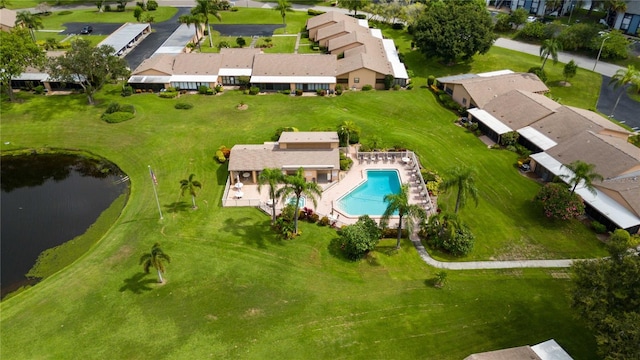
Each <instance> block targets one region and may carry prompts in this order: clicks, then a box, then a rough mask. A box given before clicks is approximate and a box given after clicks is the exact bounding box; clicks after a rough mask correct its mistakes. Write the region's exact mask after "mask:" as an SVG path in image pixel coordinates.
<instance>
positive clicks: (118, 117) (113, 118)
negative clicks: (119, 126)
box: [102, 111, 135, 124]
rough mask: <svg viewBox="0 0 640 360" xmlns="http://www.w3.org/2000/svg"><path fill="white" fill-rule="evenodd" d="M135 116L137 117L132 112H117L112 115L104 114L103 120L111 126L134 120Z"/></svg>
mask: <svg viewBox="0 0 640 360" xmlns="http://www.w3.org/2000/svg"><path fill="white" fill-rule="evenodd" d="M134 116H135V115H134V114H132V113H130V112H124V111H116V112H114V113H111V114H107V113H105V114H102V120H104V121H106V122H108V123H109V124H116V123H120V122H123V121H127V120H130V119H133V117H134Z"/></svg>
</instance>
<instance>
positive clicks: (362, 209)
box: [338, 170, 400, 216]
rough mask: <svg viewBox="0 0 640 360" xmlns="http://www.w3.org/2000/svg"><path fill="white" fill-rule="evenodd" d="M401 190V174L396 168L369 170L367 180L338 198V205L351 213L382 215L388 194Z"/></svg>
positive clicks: (385, 207) (357, 214)
mask: <svg viewBox="0 0 640 360" xmlns="http://www.w3.org/2000/svg"><path fill="white" fill-rule="evenodd" d="M399 192H400V176H399V175H398V172H397V171H395V170H367V180H366V181H365V182H364V183H362V184H360V185H359V186H358V187H357V188H355V189H353V190H352V191H351V192H349V193H348V194H347V195H345V196H343V197H341V198H340V199H338V206H339V207H340V208H341V209H342V210H343V211H344V212H346V213H348V214H350V215H356V216H359V215H371V216H380V215H382V214H384V211H385V210H386V209H387V205H388V203H387V202H385V201H384V196H385V195H387V194H397V193H399Z"/></svg>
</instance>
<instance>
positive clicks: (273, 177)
mask: <svg viewBox="0 0 640 360" xmlns="http://www.w3.org/2000/svg"><path fill="white" fill-rule="evenodd" d="M283 181H284V174H283V173H282V170H280V169H276V168H272V169H269V168H268V169H264V170H262V171H261V172H260V176H258V192H260V190H261V188H262V185H265V184H268V185H269V199H271V201H272V202H273V203H272V206H271V225H273V224H274V223H275V222H276V204H277V203H278V194H277V192H278V185H279V184H281V183H282V182H283Z"/></svg>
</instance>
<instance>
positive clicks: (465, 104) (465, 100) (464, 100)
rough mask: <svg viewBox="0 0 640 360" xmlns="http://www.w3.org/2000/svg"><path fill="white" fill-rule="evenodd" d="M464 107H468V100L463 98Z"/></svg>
mask: <svg viewBox="0 0 640 360" xmlns="http://www.w3.org/2000/svg"><path fill="white" fill-rule="evenodd" d="M462 106H467V98H462Z"/></svg>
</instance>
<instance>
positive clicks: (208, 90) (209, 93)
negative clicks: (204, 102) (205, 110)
mask: <svg viewBox="0 0 640 360" xmlns="http://www.w3.org/2000/svg"><path fill="white" fill-rule="evenodd" d="M215 94H216V91H215V90H213V89H211V88H208V89H207V92H206V95H215Z"/></svg>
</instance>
